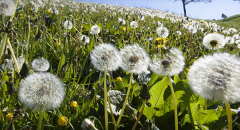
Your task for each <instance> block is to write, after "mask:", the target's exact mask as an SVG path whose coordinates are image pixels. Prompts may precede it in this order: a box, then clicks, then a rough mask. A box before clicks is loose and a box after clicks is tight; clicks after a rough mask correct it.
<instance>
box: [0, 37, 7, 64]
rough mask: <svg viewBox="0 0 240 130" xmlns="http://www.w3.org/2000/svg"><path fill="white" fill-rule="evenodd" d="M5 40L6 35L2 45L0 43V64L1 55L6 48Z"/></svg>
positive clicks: (0, 60)
mask: <svg viewBox="0 0 240 130" xmlns="http://www.w3.org/2000/svg"><path fill="white" fill-rule="evenodd" d="M6 40H7V33H6V34H5V35H4V37H3V40H2V43H1V47H0V63H1V62H2V55H3V53H4V49H5V46H6Z"/></svg>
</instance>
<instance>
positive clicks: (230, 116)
mask: <svg viewBox="0 0 240 130" xmlns="http://www.w3.org/2000/svg"><path fill="white" fill-rule="evenodd" d="M225 106H226V111H227V119H228V130H232V113H231V110H230V104H229V102H226V103H225Z"/></svg>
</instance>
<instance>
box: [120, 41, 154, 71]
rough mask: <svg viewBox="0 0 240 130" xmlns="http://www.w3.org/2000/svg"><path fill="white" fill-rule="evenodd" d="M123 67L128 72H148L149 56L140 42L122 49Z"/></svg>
mask: <svg viewBox="0 0 240 130" xmlns="http://www.w3.org/2000/svg"><path fill="white" fill-rule="evenodd" d="M120 53H121V55H122V63H121V68H122V69H123V70H125V71H128V72H133V73H135V74H141V73H143V72H147V69H148V64H149V61H150V59H149V56H148V54H147V53H146V52H145V50H144V49H143V48H141V47H140V46H139V45H138V44H134V45H127V46H125V47H124V48H123V49H122V50H121V51H120Z"/></svg>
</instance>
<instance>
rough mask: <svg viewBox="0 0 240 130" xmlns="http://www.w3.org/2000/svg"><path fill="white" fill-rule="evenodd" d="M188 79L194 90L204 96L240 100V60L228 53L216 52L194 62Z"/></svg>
mask: <svg viewBox="0 0 240 130" xmlns="http://www.w3.org/2000/svg"><path fill="white" fill-rule="evenodd" d="M188 80H189V84H190V86H191V88H192V90H193V91H194V92H195V93H197V94H199V95H200V96H201V97H202V98H205V99H209V100H213V101H221V102H232V103H234V102H239V100H240V94H239V93H240V85H239V84H240V83H239V82H240V60H239V59H238V58H237V57H236V56H235V55H230V54H228V53H215V54H213V55H207V56H204V57H203V58H200V59H198V60H197V61H195V62H194V63H193V65H192V66H191V68H190V70H189V72H188Z"/></svg>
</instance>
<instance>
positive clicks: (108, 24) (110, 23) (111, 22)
mask: <svg viewBox="0 0 240 130" xmlns="http://www.w3.org/2000/svg"><path fill="white" fill-rule="evenodd" d="M112 24H113V20H111V21H110V22H108V23H107V29H109V28H110V27H111V26H112Z"/></svg>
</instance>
